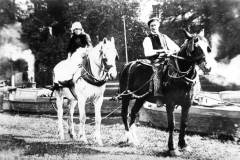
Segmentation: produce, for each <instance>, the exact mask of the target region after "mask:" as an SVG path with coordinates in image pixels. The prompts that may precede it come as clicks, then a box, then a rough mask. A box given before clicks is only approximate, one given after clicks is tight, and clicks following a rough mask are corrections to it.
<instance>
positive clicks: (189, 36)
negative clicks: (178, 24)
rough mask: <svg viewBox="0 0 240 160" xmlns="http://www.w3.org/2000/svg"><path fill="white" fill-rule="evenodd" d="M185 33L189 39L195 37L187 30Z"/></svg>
mask: <svg viewBox="0 0 240 160" xmlns="http://www.w3.org/2000/svg"><path fill="white" fill-rule="evenodd" d="M183 32H184V34H185V36H186V38H187V39H191V38H192V37H193V36H192V34H191V33H189V32H188V31H186V29H183Z"/></svg>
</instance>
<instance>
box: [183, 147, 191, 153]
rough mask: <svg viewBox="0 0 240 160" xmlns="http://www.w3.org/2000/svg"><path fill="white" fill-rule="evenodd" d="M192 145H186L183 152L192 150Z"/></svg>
mask: <svg viewBox="0 0 240 160" xmlns="http://www.w3.org/2000/svg"><path fill="white" fill-rule="evenodd" d="M192 150H193V149H192V147H190V146H186V147H182V148H181V152H192Z"/></svg>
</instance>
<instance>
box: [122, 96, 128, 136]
mask: <svg viewBox="0 0 240 160" xmlns="http://www.w3.org/2000/svg"><path fill="white" fill-rule="evenodd" d="M129 101H130V99H129V97H128V96H123V97H122V110H121V116H122V120H123V124H124V127H125V131H127V132H128V131H129V126H128V105H129Z"/></svg>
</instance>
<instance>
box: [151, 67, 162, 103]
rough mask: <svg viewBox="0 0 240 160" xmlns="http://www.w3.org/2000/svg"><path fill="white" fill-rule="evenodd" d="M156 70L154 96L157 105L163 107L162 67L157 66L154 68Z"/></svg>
mask: <svg viewBox="0 0 240 160" xmlns="http://www.w3.org/2000/svg"><path fill="white" fill-rule="evenodd" d="M153 69H154V77H153V82H154V96H155V98H156V105H157V107H161V106H162V102H161V97H162V96H163V94H162V84H161V81H162V65H161V64H157V65H154V66H153Z"/></svg>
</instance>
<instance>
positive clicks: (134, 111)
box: [129, 99, 145, 145]
mask: <svg viewBox="0 0 240 160" xmlns="http://www.w3.org/2000/svg"><path fill="white" fill-rule="evenodd" d="M144 102H145V100H144V99H137V100H136V102H135V104H134V106H133V107H132V110H131V114H130V123H129V126H130V132H131V133H132V136H133V139H134V144H135V145H138V144H139V141H138V138H137V135H136V126H135V125H134V123H135V120H136V117H137V114H138V112H139V110H140V109H141V107H142V105H143V103H144Z"/></svg>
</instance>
